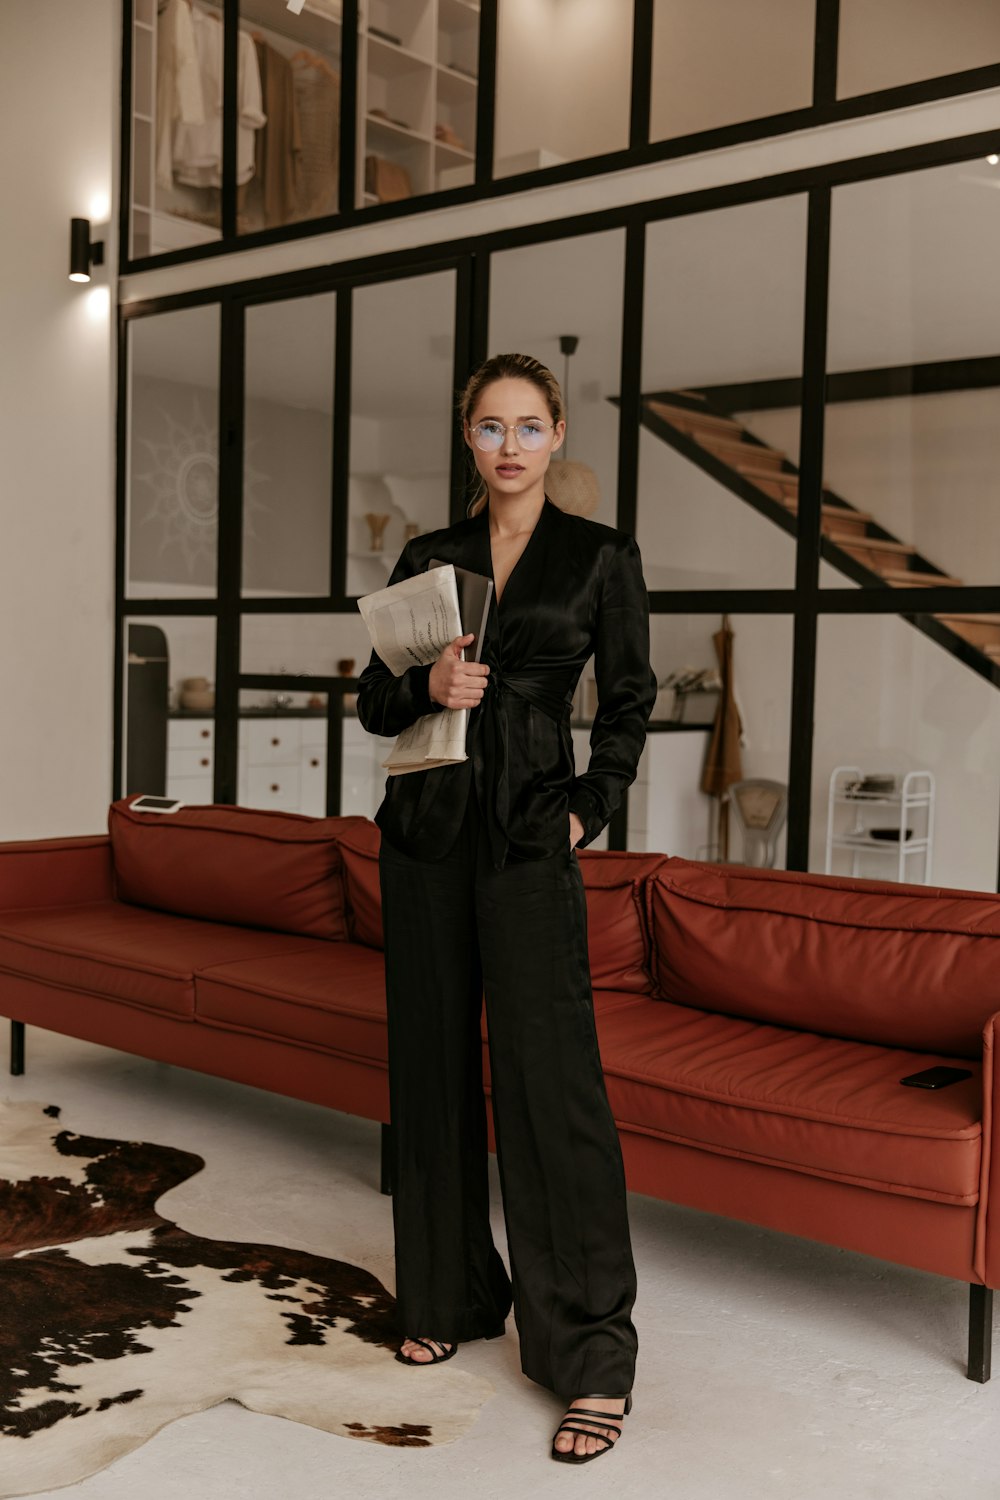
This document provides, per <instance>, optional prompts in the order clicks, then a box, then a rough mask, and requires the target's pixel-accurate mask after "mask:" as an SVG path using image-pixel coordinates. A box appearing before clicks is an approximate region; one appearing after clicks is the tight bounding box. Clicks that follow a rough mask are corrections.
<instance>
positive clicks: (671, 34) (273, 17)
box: [120, 0, 1000, 271]
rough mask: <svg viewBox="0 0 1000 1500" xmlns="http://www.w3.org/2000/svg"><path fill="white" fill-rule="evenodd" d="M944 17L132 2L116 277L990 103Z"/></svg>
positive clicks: (993, 69)
mask: <svg viewBox="0 0 1000 1500" xmlns="http://www.w3.org/2000/svg"><path fill="white" fill-rule="evenodd" d="M838 13H839V39H838V35H837V21H836V18H837V14H838ZM948 16H949V19H948V25H947V26H946V27H944V28H942V27H941V25H940V12H939V8H938V7H937V6H935V5H920V6H916V7H914V6H913V5H911V4H909V0H850V3H848V0H842V3H841V4H840V5H839V7H837V6H832V7H831V6H830V4H829V3H828V0H745V3H742V4H740V5H739V6H733V5H731V4H726V3H725V0H304V3H303V4H302V6H301V7H300V9H298V10H297V11H296V10H290V9H289V8H288V6H287V4H285V3H283V0H124V6H123V25H124V45H123V67H124V73H123V85H124V87H123V91H122V98H123V117H122V122H121V154H122V162H123V169H124V170H123V178H124V181H125V182H126V183H127V185H128V190H127V191H126V192H124V193H123V194H122V222H121V232H120V261H121V265H122V267H123V269H124V270H126V271H130V270H132V269H134V268H141V267H143V266H145V265H146V264H147V263H148V262H150V261H153V262H157V263H162V262H172V261H177V260H187V259H195V258H198V257H201V256H205V255H211V254H214V253H216V252H218V251H220V250H229V249H232V248H234V247H243V246H249V245H250V244H255V243H260V242H264V243H268V242H271V241H273V240H275V239H283V238H289V237H296V236H299V235H301V234H303V233H316V232H320V231H325V230H330V229H337V228H339V227H346V226H349V225H351V224H354V223H357V222H359V220H363V219H364V218H365V217H370V216H372V215H376V216H379V217H385V216H389V215H394V214H400V213H407V212H410V211H412V210H414V209H419V208H423V207H426V206H428V203H429V200H434V201H435V202H439V203H441V204H448V203H454V202H463V201H469V200H471V199H476V198H483V197H489V196H494V195H498V194H504V193H507V192H508V191H510V190H512V189H514V190H517V189H520V188H524V187H531V186H534V185H536V184H544V183H550V182H561V181H570V180H573V179H574V178H580V177H584V176H590V175H593V174H595V173H600V172H606V171H609V170H612V169H620V168H622V167H628V166H633V165H635V166H639V165H644V164H647V163H649V162H652V161H656V160H658V159H665V158H667V157H675V156H682V155H685V154H689V153H694V152H699V151H703V150H705V149H711V148H716V147H725V146H727V145H734V144H741V143H742V142H744V141H748V140H755V139H764V138H767V137H769V136H777V135H780V134H782V133H785V132H788V131H793V130H801V129H803V128H807V127H809V126H810V125H819V124H826V123H829V122H830V121H831V120H835V119H841V118H844V119H846V118H854V117H859V116H864V115H871V114H876V113H879V112H881V111H883V110H889V109H893V108H896V107H898V106H900V105H909V104H914V103H922V102H924V101H928V100H933V99H938V98H946V97H950V96H958V95H960V94H963V93H968V92H973V91H976V90H981V89H986V88H990V87H996V86H997V85H998V84H1000V42H998V40H997V31H998V29H1000V22H998V20H997V11H996V7H995V6H994V5H992V3H991V0H956V3H955V4H954V5H952V7H951V8H950V10H949V13H948ZM817 37H818V38H819V41H818V42H817Z"/></svg>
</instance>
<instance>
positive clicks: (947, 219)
mask: <svg viewBox="0 0 1000 1500" xmlns="http://www.w3.org/2000/svg"><path fill="white" fill-rule="evenodd" d="M998 189H1000V167H998V166H996V165H994V164H992V163H991V162H990V161H988V160H987V159H985V157H981V158H979V159H976V160H972V161H963V162H956V163H952V164H949V165H947V166H938V167H932V168H929V169H927V170H924V171H914V172H907V173H902V174H900V175H898V176H895V177H891V178H889V179H887V180H885V181H878V182H855V183H848V184H844V185H841V186H838V187H835V188H834V190H833V193H832V206H831V229H830V294H829V307H830V310H829V336H828V339H829V352H828V360H827V367H828V370H829V372H830V374H829V381H828V387H827V405H826V415H825V425H826V432H825V441H824V451H823V456H824V487H825V491H826V493H825V496H824V498H825V500H826V501H827V502H828V506H827V511H826V514H825V517H824V532H825V542H824V557H825V562H826V564H827V566H826V567H825V568H824V571H823V579H822V581H823V583H824V585H826V586H827V587H845V586H847V585H848V584H849V583H856V584H858V585H860V586H861V587H864V588H903V587H910V588H918V587H935V586H937V587H941V586H945V585H948V586H952V587H960V586H970V585H976V584H987V585H993V584H997V583H1000V478H998V475H1000V305H998V303H997V299H996V298H995V297H993V296H992V295H990V294H989V293H988V291H987V288H988V287H989V285H990V283H991V281H992V279H993V266H994V262H995V249H996V233H997V229H996V226H997V213H996V203H997V194H998Z"/></svg>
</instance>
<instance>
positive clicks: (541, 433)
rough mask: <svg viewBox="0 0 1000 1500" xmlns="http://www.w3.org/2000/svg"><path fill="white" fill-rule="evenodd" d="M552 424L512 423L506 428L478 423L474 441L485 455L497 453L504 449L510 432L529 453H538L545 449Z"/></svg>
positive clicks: (492, 423) (487, 423)
mask: <svg viewBox="0 0 1000 1500" xmlns="http://www.w3.org/2000/svg"><path fill="white" fill-rule="evenodd" d="M554 425H555V424H554V423H552V422H537V421H531V422H512V423H511V424H510V425H509V426H507V427H505V426H504V424H503V423H502V422H477V423H476V425H475V427H473V428H472V429H471V430H472V440H473V442H474V443H475V445H476V447H477V448H479V449H480V450H481V451H482V452H483V453H496V452H497V450H498V449H499V448H502V447H503V440H504V438H505V437H506V435H507V433H508V432H513V433H516V434H517V442H518V446H519V447H521V448H523V449H524V450H525V451H526V452H527V453H537V452H538V451H539V449H541V448H544V447H545V441H546V434H547V433H548V431H549V428H550V427H553V426H554Z"/></svg>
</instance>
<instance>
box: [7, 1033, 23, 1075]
mask: <svg viewBox="0 0 1000 1500" xmlns="http://www.w3.org/2000/svg"><path fill="white" fill-rule="evenodd" d="M10 1071H11V1072H12V1073H13V1074H15V1075H18V1074H21V1073H23V1072H24V1022H23V1021H11V1023H10Z"/></svg>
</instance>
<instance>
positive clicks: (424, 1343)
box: [396, 1336, 458, 1368]
mask: <svg viewBox="0 0 1000 1500" xmlns="http://www.w3.org/2000/svg"><path fill="white" fill-rule="evenodd" d="M403 1343H404V1344H420V1346H421V1347H422V1348H424V1349H428V1350H430V1355H431V1357H430V1359H411V1358H410V1356H409V1355H408V1354H404V1353H403V1347H402V1344H401V1345H400V1347H399V1348H398V1349H397V1350H396V1358H397V1359H398V1360H399V1362H400V1364H401V1365H419V1366H420V1367H421V1368H423V1366H424V1365H439V1364H442V1363H443V1362H444V1360H446V1359H451V1356H452V1355H453V1354H454V1353H455V1350H456V1349H457V1348H458V1345H457V1344H451V1345H450V1346H449V1345H448V1343H447V1342H446V1341H445V1340H443V1339H415V1338H411V1337H409V1336H407V1337H406V1338H405V1339H404V1340H403ZM435 1344H436V1345H437V1349H438V1350H441V1349H447V1351H448V1352H447V1354H441V1353H438V1352H437V1350H435V1349H434V1347H433V1346H434V1345H435Z"/></svg>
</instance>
